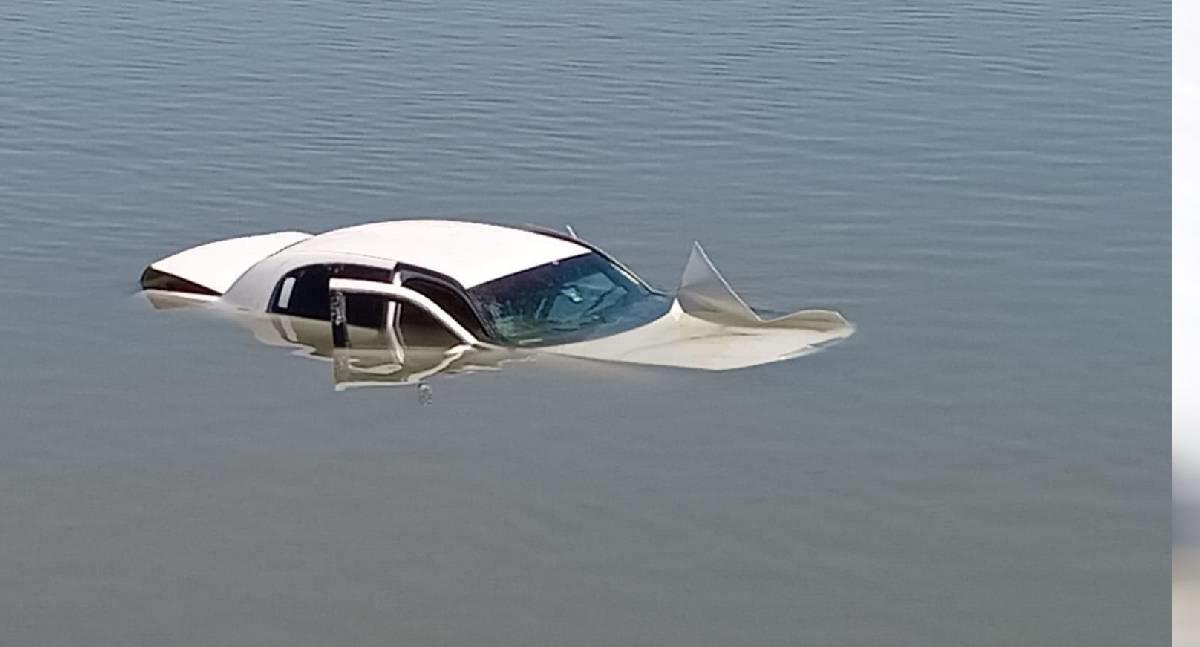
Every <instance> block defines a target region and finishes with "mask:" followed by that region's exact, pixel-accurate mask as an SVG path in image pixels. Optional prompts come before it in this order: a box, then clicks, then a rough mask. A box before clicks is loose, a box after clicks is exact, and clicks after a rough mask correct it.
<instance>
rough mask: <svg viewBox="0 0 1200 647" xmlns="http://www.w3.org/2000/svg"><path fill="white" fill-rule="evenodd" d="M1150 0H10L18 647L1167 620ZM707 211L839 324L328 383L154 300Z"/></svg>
mask: <svg viewBox="0 0 1200 647" xmlns="http://www.w3.org/2000/svg"><path fill="white" fill-rule="evenodd" d="M1168 43H1169V18H1168V12H1167V5H1166V4H1165V3H1153V2H1134V3H1118V2H1107V1H1105V2H1083V1H1075V0H1064V1H1062V2H1054V3H1044V4H1039V3H1029V2H1014V3H1003V4H999V5H998V4H996V3H989V2H980V1H978V0H969V1H968V2H942V1H936V2H932V3H929V2H927V3H922V4H921V5H920V6H901V5H893V4H888V3H880V2H865V1H855V2H830V1H826V0H820V1H818V2H815V3H806V4H804V5H803V6H793V5H791V4H790V3H784V2H775V1H772V0H766V1H757V0H756V1H748V0H738V1H734V2H689V3H656V2H644V3H643V2H630V1H627V0H613V1H608V2H601V3H595V4H591V5H588V6H586V7H583V6H579V7H566V6H562V5H560V4H559V3H553V2H547V1H545V0H518V1H516V2H508V3H484V2H423V3H420V2H406V3H387V2H331V3H309V2H301V3H286V4H285V3H271V2H268V3H245V2H236V1H234V0H225V1H211V2H204V3H158V2H148V1H145V0H126V1H123V2H103V3H102V2H95V1H93V2H74V3H28V4H21V3H19V4H16V5H14V6H13V7H10V8H8V9H7V10H6V11H5V15H4V17H3V18H2V19H0V74H2V78H3V83H0V196H3V197H2V199H0V298H2V299H3V302H4V304H5V305H4V307H3V308H2V309H0V334H2V335H3V339H4V340H5V341H4V342H2V343H0V363H2V365H3V367H4V368H3V370H2V371H0V384H2V385H3V387H4V388H3V389H0V627H3V628H4V634H5V636H6V640H5V642H11V643H12V644H88V645H122V646H129V645H162V644H175V645H206V646H207V645H222V644H228V645H247V644H255V645H265V644H275V645H329V644H355V645H396V644H410V645H466V644H491V645H523V646H528V645H562V644H572V645H631V644H653V645H731V644H737V645H783V644H831V645H889V646H894V645H931V644H932V645H954V644H970V645H986V644H996V645H1001V644H1003V645H1010V644H1045V645H1056V644H1057V645H1061V644H1081V645H1129V644H1154V643H1159V644H1161V643H1164V642H1165V641H1166V639H1167V636H1168V632H1169V629H1168V627H1169V618H1168V616H1169V608H1170V607H1169V605H1168V595H1169V592H1168V590H1167V588H1168V587H1167V586H1165V583H1166V581H1167V578H1168V577H1169V568H1170V566H1169V557H1168V554H1167V553H1168V546H1169V542H1170V535H1169V520H1170V516H1169V515H1170V508H1169V487H1170V483H1169V478H1170V477H1169V461H1170V455H1169V451H1170V445H1169V443H1170V441H1169V435H1168V431H1167V429H1168V416H1169V407H1168V404H1169V402H1168V397H1169V396H1168V371H1167V367H1168V362H1169V343H1170V342H1169V332H1168V331H1169V328H1168V325H1169V324H1168V315H1169V301H1168V285H1169V265H1168V260H1169V222H1168V221H1169V191H1170V187H1169V179H1168V178H1169V173H1168V170H1169V161H1170V131H1169V125H1168V124H1169V120H1168V117H1169V104H1168V90H1169V76H1168V70H1169V50H1168ZM417 216H425V217H456V218H477V219H485V220H490V221H496V222H502V223H526V222H528V223H537V224H542V225H548V226H555V227H562V226H564V225H567V224H570V225H573V226H574V227H575V228H576V229H577V230H578V231H580V233H581V234H582V235H583V236H585V237H586V238H588V239H589V240H592V241H594V242H596V243H597V244H599V245H601V246H603V247H604V248H606V249H607V250H609V251H611V252H612V253H614V254H615V255H616V256H617V257H619V258H621V259H622V260H624V261H626V262H627V263H628V264H629V265H630V266H632V267H633V268H634V269H635V270H637V271H638V272H639V273H641V274H642V275H643V276H644V277H646V278H647V279H648V280H650V281H651V282H652V283H655V284H656V285H658V286H660V287H663V288H668V289H669V288H672V287H674V285H675V282H676V280H677V279H678V275H679V273H680V272H681V270H682V268H683V264H684V261H685V260H686V257H687V252H688V247H689V244H690V242H691V240H692V239H699V240H700V241H702V242H703V243H705V245H706V248H707V250H708V252H709V253H710V255H711V256H712V257H713V259H714V260H715V262H716V263H717V264H718V266H719V267H721V269H722V270H723V271H724V272H725V274H726V276H727V278H729V280H730V281H731V282H732V283H733V285H734V286H735V287H737V288H739V290H740V291H741V292H743V293H744V295H745V296H746V297H747V299H748V300H749V301H750V302H751V303H753V304H755V305H759V306H763V307H768V308H776V309H780V310H790V309H794V308H798V307H830V308H836V309H839V310H841V311H842V312H844V313H845V314H846V315H847V317H848V318H850V319H851V320H852V321H854V322H855V323H856V324H857V325H858V332H857V334H856V335H855V336H854V337H852V338H851V339H850V340H848V341H847V342H846V343H843V344H841V345H838V346H836V347H834V348H832V349H829V350H827V351H825V352H822V353H818V354H817V355H814V356H811V357H807V358H804V359H800V360H797V361H793V362H788V363H783V364H777V365H772V366H767V367H762V368H758V369H753V370H746V371H740V372H735V373H726V374H710V373H692V372H684V371H674V370H667V369H635V368H629V367H618V366H604V365H595V364H577V363H571V362H536V363H533V364H520V365H516V366H512V367H510V368H508V369H506V370H504V371H503V372H501V373H494V374H482V375H473V376H465V377H457V378H454V379H442V380H435V381H434V383H433V388H434V393H435V404H434V406H432V407H422V406H420V404H419V403H418V398H417V397H416V393H415V392H414V391H413V390H389V389H383V390H365V391H364V390H356V391H351V392H345V393H336V392H334V391H333V388H332V380H331V369H330V367H329V366H328V365H326V364H322V363H319V362H315V361H311V360H307V359H303V358H299V357H294V356H292V355H290V354H289V353H287V352H285V351H281V350H279V349H276V348H269V347H266V346H262V345H260V344H258V343H257V342H256V341H254V339H253V338H252V337H251V336H250V335H249V334H247V333H246V332H244V331H241V330H238V329H235V328H233V327H230V326H226V325H222V324H221V323H220V322H216V321H210V320H207V319H204V318H199V317H194V316H189V315H187V314H186V313H166V314H164V313H156V312H152V311H150V310H149V308H148V307H147V306H146V305H145V303H144V301H143V300H142V299H140V298H139V297H137V296H136V295H134V294H133V291H134V289H135V285H136V283H135V282H136V278H137V276H138V274H139V273H140V271H141V270H142V268H143V267H144V265H145V264H146V263H148V262H149V261H151V260H153V259H156V258H159V257H161V256H164V255H166V254H168V253H171V252H173V251H176V250H178V249H181V248H183V247H187V246H191V245H194V244H198V243H201V242H205V241H208V240H214V239H218V238H222V237H228V236H235V235H240V234H245V233H255V232H264V231H275V230H282V229H302V230H308V231H323V230H327V229H332V228H335V227H339V226H345V225H349V224H355V223H359V222H363V221H366V220H372V219H388V218H401V217H417Z"/></svg>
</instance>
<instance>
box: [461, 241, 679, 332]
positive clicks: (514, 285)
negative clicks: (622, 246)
mask: <svg viewBox="0 0 1200 647" xmlns="http://www.w3.org/2000/svg"><path fill="white" fill-rule="evenodd" d="M468 292H469V293H470V294H471V296H472V297H474V299H475V300H476V301H477V302H478V303H479V305H480V309H481V310H482V311H483V312H484V313H485V314H486V315H487V316H489V317H490V318H491V320H492V328H493V329H494V330H495V332H496V335H497V336H498V337H499V339H498V341H500V342H502V343H505V344H509V345H512V346H550V345H555V344H569V343H572V342H577V341H584V340H587V339H594V338H596V337H604V336H607V335H613V334H616V333H619V332H623V331H626V330H629V329H631V328H636V327H638V326H641V325H643V324H646V323H649V322H651V321H654V320H655V319H658V318H659V317H661V316H663V315H664V314H666V312H667V310H669V309H670V306H671V300H670V299H669V298H668V297H666V296H664V295H662V294H659V293H657V292H654V291H653V290H651V289H650V288H648V287H646V285H645V284H644V283H642V282H641V281H640V280H639V279H637V278H635V277H633V276H631V275H630V274H629V273H628V272H627V271H625V270H624V269H622V268H621V267H619V266H617V265H615V264H613V263H612V262H611V261H609V260H608V259H606V258H604V257H603V256H601V255H600V254H596V253H589V254H584V255H581V256H573V257H571V258H565V259H562V260H559V261H555V262H553V263H547V264H545V265H539V266H538V267H535V268H533V269H529V270H525V271H524V272H518V273H516V274H512V275H509V276H505V277H502V278H499V279H496V280H494V281H489V282H487V283H484V284H482V285H478V286H476V287H473V288H471V289H470V290H468Z"/></svg>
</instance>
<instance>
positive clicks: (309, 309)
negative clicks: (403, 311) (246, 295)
mask: <svg viewBox="0 0 1200 647" xmlns="http://www.w3.org/2000/svg"><path fill="white" fill-rule="evenodd" d="M331 277H338V278H350V279H363V280H368V281H385V282H386V281H389V280H390V279H391V271H390V270H385V269H381V268H377V267H366V266H362V265H344V264H333V265H308V266H305V267H300V268H297V269H294V270H292V271H291V272H288V273H287V274H286V275H285V276H284V277H283V278H282V279H281V280H280V281H279V284H278V285H276V286H275V294H274V295H273V297H272V299H271V308H270V311H271V312H274V313H278V314H286V315H290V316H293V317H303V318H305V319H317V320H321V321H329V279H330V278H331ZM386 312H387V306H386V302H385V300H384V298H383V297H381V296H378V295H374V294H347V295H346V323H348V324H350V325H351V326H359V327H363V328H383V326H384V323H385V322H384V315H385V313H386Z"/></svg>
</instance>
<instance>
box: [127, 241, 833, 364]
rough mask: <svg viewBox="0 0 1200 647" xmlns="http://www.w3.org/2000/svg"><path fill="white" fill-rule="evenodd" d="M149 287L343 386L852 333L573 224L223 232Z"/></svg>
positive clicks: (155, 275)
mask: <svg viewBox="0 0 1200 647" xmlns="http://www.w3.org/2000/svg"><path fill="white" fill-rule="evenodd" d="M141 282H142V287H143V289H144V290H145V291H146V292H145V293H146V295H147V296H148V297H149V298H150V300H151V302H152V303H154V304H155V305H156V306H158V307H173V306H180V305H193V306H195V305H198V306H204V307H207V308H213V309H215V311H217V312H221V313H225V314H231V315H236V316H237V318H238V319H239V320H242V321H244V322H246V323H248V325H250V326H251V327H252V328H253V329H254V330H255V334H256V336H258V337H259V338H260V339H262V340H263V341H265V342H267V343H272V344H280V345H289V346H301V347H305V348H308V349H309V352H310V353H311V354H313V355H316V356H321V357H333V358H335V360H336V361H335V366H337V370H338V372H339V377H338V379H339V384H342V385H349V384H354V383H370V382H390V381H401V382H403V381H419V380H420V379H421V378H423V377H424V376H426V375H429V374H432V373H436V372H440V371H455V370H473V369H478V368H484V367H488V366H496V365H498V364H499V363H500V362H501V361H503V360H505V359H508V358H512V357H516V356H525V355H528V354H529V353H531V352H544V353H553V354H557V355H567V356H573V357H582V358H588V359H597V360H607V361H615V362H627V363H634V364H652V365H660V366H677V367H684V368H697V369H707V370H726V369H734V368H743V367H747V366H755V365H758V364H765V363H768V362H774V361H778V360H782V359H788V358H791V357H796V356H799V355H803V354H805V353H808V352H811V351H812V350H814V349H816V348H818V347H820V346H821V345H823V344H827V343H829V342H832V341H835V340H838V339H842V338H845V337H847V336H849V335H850V334H851V333H852V332H853V327H852V326H851V325H850V324H849V323H847V322H846V320H845V319H843V318H842V316H841V315H839V314H838V313H836V312H832V311H829V310H802V311H799V312H796V313H794V314H791V315H786V316H783V317H777V318H773V319H764V318H763V317H761V316H759V315H758V314H757V313H756V312H755V311H753V310H752V309H751V308H750V307H749V306H747V305H746V304H745V302H744V301H742V299H741V298H740V297H738V296H737V295H736V294H735V293H734V292H733V290H732V289H730V287H729V285H728V284H727V283H726V282H725V280H724V279H723V278H722V277H721V275H720V274H719V273H718V272H717V271H716V269H715V268H714V267H713V266H712V264H711V263H710V262H709V260H708V258H707V256H706V255H705V254H704V252H703V250H701V249H700V247H699V245H696V246H695V247H694V248H693V251H692V256H691V258H690V259H689V260H688V264H687V267H686V269H685V270H684V275H683V280H682V282H681V284H680V287H679V289H678V290H677V291H676V292H675V294H673V295H667V294H664V293H662V292H659V291H657V290H654V289H653V288H651V287H650V286H649V285H647V284H646V283H645V282H644V281H642V280H641V279H640V278H638V277H637V275H635V274H634V273H633V272H631V271H630V270H629V269H628V268H626V267H625V266H624V265H622V264H620V263H619V262H618V261H616V260H615V259H613V258H612V257H610V256H608V255H607V254H605V253H604V252H602V251H600V250H599V249H598V248H596V247H594V246H592V245H590V244H588V243H586V242H583V241H582V240H579V239H578V238H576V237H575V236H574V235H573V234H571V235H564V234H559V233H557V232H552V231H545V230H540V229H519V228H513V227H504V226H499V225H490V224H481V223H472V222H460V221H447V220H402V221H392V222H379V223H371V224H366V225H359V226H356V227H348V228H345V229H338V230H335V231H331V232H328V233H324V234H319V235H316V236H313V235H310V234H305V233H300V232H280V233H273V234H263V235H258V236H248V237H243V238H232V239H228V240H222V241H217V242H214V243H209V244H207V245H201V246H199V247H194V248H191V249H188V250H185V251H182V252H180V253H178V254H175V255H173V256H169V257H167V258H164V259H162V260H160V261H157V262H155V263H152V264H151V265H150V266H149V267H147V268H146V270H145V271H144V272H143V274H142V280H141Z"/></svg>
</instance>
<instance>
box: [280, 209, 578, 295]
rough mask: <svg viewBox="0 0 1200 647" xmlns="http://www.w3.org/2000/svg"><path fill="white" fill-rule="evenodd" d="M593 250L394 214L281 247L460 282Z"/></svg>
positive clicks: (524, 233)
mask: <svg viewBox="0 0 1200 647" xmlns="http://www.w3.org/2000/svg"><path fill="white" fill-rule="evenodd" d="M591 251H592V250H591V249H590V248H588V247H587V246H585V245H582V244H580V243H576V242H572V241H570V240H567V239H565V238H558V237H555V236H551V235H547V234H543V233H537V232H533V231H528V230H525V229H517V228H514V227H505V226H502V225H493V224H487V223H480V222H467V221H461V220H393V221H387V222H373V223H367V224H365V225H356V226H354V227H347V228H345V229H335V230H333V231H330V232H326V233H324V234H318V235H316V236H313V237H312V238H309V239H306V240H304V241H302V242H300V243H297V244H295V245H293V246H291V247H289V248H288V249H287V250H286V251H285V253H305V254H307V253H311V252H338V253H348V254H358V255H362V256H374V257H377V258H382V259H386V260H389V261H392V262H395V263H403V264H407V265H415V266H418V267H422V268H425V269H428V270H432V271H434V272H438V273H440V274H444V275H446V276H449V277H450V278H453V279H454V280H456V281H458V282H459V283H461V284H462V285H463V287H465V288H471V287H475V286H477V285H480V284H483V283H487V282H488V281H493V280H495V279H498V278H501V277H504V276H508V275H510V274H516V273H517V272H521V271H523V270H527V269H531V268H534V267H537V266H539V265H545V264H546V263H552V262H554V261H559V260H562V259H565V258H571V257H573V256H579V255H582V254H587V253H589V252H591Z"/></svg>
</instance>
